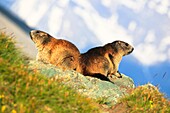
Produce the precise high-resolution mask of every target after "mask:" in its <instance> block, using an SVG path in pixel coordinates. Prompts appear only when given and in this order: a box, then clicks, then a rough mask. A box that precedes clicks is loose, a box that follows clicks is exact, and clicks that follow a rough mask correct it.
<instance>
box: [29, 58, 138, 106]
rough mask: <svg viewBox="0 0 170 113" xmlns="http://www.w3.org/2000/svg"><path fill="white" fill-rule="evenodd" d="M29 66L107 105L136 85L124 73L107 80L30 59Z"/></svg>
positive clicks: (113, 102)
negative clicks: (119, 76) (120, 76)
mask: <svg viewBox="0 0 170 113" xmlns="http://www.w3.org/2000/svg"><path fill="white" fill-rule="evenodd" d="M29 68H30V69H34V70H35V69H36V70H38V71H39V72H40V73H42V74H43V75H45V76H47V77H49V78H53V79H61V82H62V83H63V84H65V85H68V86H70V87H71V88H73V89H75V90H76V91H78V92H79V93H81V94H83V95H85V96H88V97H89V98H93V99H97V101H99V102H102V103H105V104H107V105H111V104H116V102H117V99H118V98H120V97H122V96H124V95H127V94H128V93H127V92H128V90H129V89H131V88H134V87H135V85H134V82H133V80H132V79H131V78H130V77H128V76H126V75H124V74H122V76H123V77H122V78H116V77H115V76H114V75H113V76H112V78H110V80H111V81H106V80H100V79H99V78H95V77H90V76H84V75H82V74H80V73H78V72H76V71H74V70H61V69H60V68H58V67H56V66H53V65H51V64H44V63H42V62H38V61H30V63H29Z"/></svg>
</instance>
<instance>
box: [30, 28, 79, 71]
mask: <svg viewBox="0 0 170 113" xmlns="http://www.w3.org/2000/svg"><path fill="white" fill-rule="evenodd" d="M30 37H31V39H32V40H33V42H34V43H35V45H36V47H37V49H38V54H37V58H36V60H38V61H42V62H44V63H50V64H53V65H56V66H58V67H60V68H62V69H74V70H75V69H76V68H77V65H78V59H79V56H80V52H79V50H78V49H77V47H76V46H75V45H74V44H72V43H71V42H69V41H66V40H62V39H56V38H53V37H52V36H51V35H49V34H48V33H46V32H43V31H39V30H32V31H30Z"/></svg>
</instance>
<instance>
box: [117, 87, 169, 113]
mask: <svg viewBox="0 0 170 113" xmlns="http://www.w3.org/2000/svg"><path fill="white" fill-rule="evenodd" d="M117 106H120V107H122V108H123V109H126V112H130V113H131V112H132V113H142V112H144V113H170V102H169V101H168V100H167V99H166V98H165V97H164V95H163V94H162V93H160V92H159V90H158V89H157V88H156V87H150V88H148V87H143V86H139V87H137V88H136V89H134V90H133V91H132V92H131V94H130V95H129V96H125V97H124V98H121V99H120V100H119V103H118V104H117ZM117 106H116V107H117ZM116 107H115V108H116Z"/></svg>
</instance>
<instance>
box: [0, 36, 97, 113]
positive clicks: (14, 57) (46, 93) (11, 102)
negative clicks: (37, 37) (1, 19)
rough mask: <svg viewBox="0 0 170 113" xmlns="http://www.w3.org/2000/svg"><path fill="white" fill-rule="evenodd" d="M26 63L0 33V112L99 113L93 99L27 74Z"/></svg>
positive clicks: (38, 76) (55, 82)
mask: <svg viewBox="0 0 170 113" xmlns="http://www.w3.org/2000/svg"><path fill="white" fill-rule="evenodd" d="M26 62H27V61H26V60H25V57H23V56H22V55H21V54H20V52H19V50H18V49H16V48H15V45H14V42H13V40H12V39H11V38H10V37H9V36H6V35H5V34H3V33H0V112H4V113H10V112H12V113H61V112H62V113H64V112H65V113H71V112H74V113H75V112H79V113H85V112H86V113H90V112H99V110H98V108H97V106H98V105H97V104H96V103H95V102H94V101H93V100H91V99H89V98H86V97H82V96H81V95H80V94H78V93H76V92H75V91H74V90H72V89H71V88H69V87H66V86H64V85H62V84H61V83H60V82H57V81H53V80H50V79H48V78H46V77H44V76H42V75H40V74H38V73H36V72H33V71H30V70H29V69H28V68H27V64H26Z"/></svg>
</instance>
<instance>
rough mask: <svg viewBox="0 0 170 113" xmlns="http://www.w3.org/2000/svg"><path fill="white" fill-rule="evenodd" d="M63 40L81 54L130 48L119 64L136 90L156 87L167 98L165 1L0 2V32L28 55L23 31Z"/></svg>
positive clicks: (169, 68) (169, 39) (169, 7)
mask: <svg viewBox="0 0 170 113" xmlns="http://www.w3.org/2000/svg"><path fill="white" fill-rule="evenodd" d="M31 29H39V30H43V31H46V32H48V33H49V34H51V35H52V36H54V37H57V38H64V39H66V40H69V41H71V42H73V43H74V44H76V45H77V47H78V48H79V49H80V51H81V52H82V53H83V52H86V51H87V50H88V49H90V48H92V47H96V46H99V45H104V44H106V43H108V42H113V41H114V40H123V41H126V42H128V43H130V44H132V45H133V46H134V47H135V50H134V52H133V53H132V54H130V55H128V56H125V57H124V58H123V60H122V62H121V64H120V67H119V70H120V72H121V73H124V74H126V75H129V76H130V77H131V78H133V80H134V82H135V84H136V86H138V85H142V84H145V83H148V82H150V83H152V84H154V85H158V86H159V88H160V90H161V91H162V92H163V93H165V95H166V96H167V97H168V98H170V32H169V31H170V1H169V0H154V1H153V0H126V1H123V0H119V1H116V0H81V1H80V0H44V1H41V0H29V1H28V0H17V1H16V0H1V1H0V30H1V31H6V32H8V33H9V34H10V33H13V35H14V36H15V37H16V39H17V41H18V42H19V44H18V46H20V47H22V48H24V50H23V51H24V52H25V53H26V54H28V56H30V57H32V58H35V55H36V49H35V46H34V44H33V42H32V41H31V40H30V37H29V31H30V30H31Z"/></svg>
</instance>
